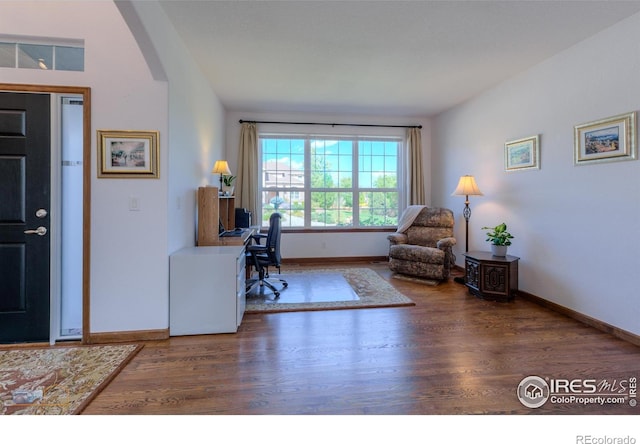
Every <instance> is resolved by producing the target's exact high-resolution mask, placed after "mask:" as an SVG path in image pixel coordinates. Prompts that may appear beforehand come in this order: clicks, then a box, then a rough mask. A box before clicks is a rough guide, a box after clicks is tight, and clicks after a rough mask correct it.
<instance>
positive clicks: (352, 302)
mask: <svg viewBox="0 0 640 444" xmlns="http://www.w3.org/2000/svg"><path fill="white" fill-rule="evenodd" d="M314 275H315V276H316V277H318V279H317V284H315V285H316V287H320V286H321V285H322V280H323V279H322V275H339V276H340V277H343V278H344V280H345V281H346V283H347V285H348V286H349V287H350V289H349V290H352V292H353V293H355V295H356V297H355V298H349V297H346V298H345V297H344V296H343V295H340V294H337V293H334V294H335V295H336V299H338V300H326V299H331V298H327V297H326V296H327V295H330V294H332V292H335V289H334V288H333V287H331V288H329V289H328V290H327V292H325V294H324V297H323V298H322V299H325V300H322V301H313V300H312V301H308V302H297V301H296V302H287V297H286V292H287V291H289V290H290V289H291V288H292V285H295V282H294V279H300V278H301V276H302V277H309V279H312V278H314V277H313V276H314ZM272 277H281V278H283V279H285V280H287V279H289V280H291V281H292V282H289V287H288V288H285V289H283V290H282V291H281V293H280V298H279V299H273V298H271V299H268V300H265V299H263V298H257V297H251V296H248V297H247V306H246V311H245V312H246V313H262V312H285V311H312V310H340V309H353V308H379V307H402V306H411V305H415V303H414V302H413V301H412V300H411V299H409V298H408V297H406V296H404V295H403V294H401V293H400V292H399V291H398V290H396V289H395V288H393V286H392V285H391V284H390V283H389V282H387V281H386V280H384V279H383V278H382V277H381V276H380V275H379V274H378V273H376V272H375V271H373V270H371V269H370V268H345V269H337V268H324V269H317V268H309V269H304V268H301V269H300V270H294V271H286V272H285V273H282V274H281V275H278V274H273V275H272ZM331 281H332V282H334V279H331ZM265 292H268V290H265ZM344 299H349V300H344Z"/></svg>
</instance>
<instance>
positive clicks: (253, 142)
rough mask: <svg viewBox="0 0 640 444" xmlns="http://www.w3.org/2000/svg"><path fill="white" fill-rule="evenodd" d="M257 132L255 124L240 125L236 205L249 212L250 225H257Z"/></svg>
mask: <svg viewBox="0 0 640 444" xmlns="http://www.w3.org/2000/svg"><path fill="white" fill-rule="evenodd" d="M258 180H259V177H258V131H257V129H256V124H255V123H247V122H245V123H242V126H241V128H240V146H239V148H238V177H237V179H236V181H237V183H236V205H237V206H239V207H240V208H246V209H247V210H249V211H251V217H252V222H251V223H252V224H253V225H259V224H260V220H261V218H262V215H261V214H260V213H258V209H259V205H258Z"/></svg>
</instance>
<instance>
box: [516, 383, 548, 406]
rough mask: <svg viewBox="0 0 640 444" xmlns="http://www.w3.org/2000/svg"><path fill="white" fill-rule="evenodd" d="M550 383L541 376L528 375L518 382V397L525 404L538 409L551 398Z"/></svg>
mask: <svg viewBox="0 0 640 444" xmlns="http://www.w3.org/2000/svg"><path fill="white" fill-rule="evenodd" d="M549 393H550V390H549V384H547V381H545V380H544V379H542V378H541V377H539V376H527V377H526V378H524V379H523V380H522V381H520V384H518V399H519V400H520V402H521V403H522V404H523V405H524V406H525V407H529V408H531V409H537V408H538V407H541V406H543V405H544V404H545V403H546V402H547V400H548V399H549Z"/></svg>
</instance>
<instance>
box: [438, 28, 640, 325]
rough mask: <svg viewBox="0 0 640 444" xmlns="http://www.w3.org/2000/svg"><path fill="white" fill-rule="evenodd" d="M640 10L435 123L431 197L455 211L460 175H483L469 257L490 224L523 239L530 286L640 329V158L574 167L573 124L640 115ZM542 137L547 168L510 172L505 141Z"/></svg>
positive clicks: (518, 241)
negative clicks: (639, 283)
mask: <svg viewBox="0 0 640 444" xmlns="http://www.w3.org/2000/svg"><path fill="white" fill-rule="evenodd" d="M639 40H640V15H635V16H632V17H630V18H628V19H626V20H625V21H623V22H621V23H620V24H618V25H616V26H615V27H612V28H609V29H608V30H605V31H604V32H602V33H600V34H598V35H596V36H594V37H592V38H590V39H588V40H586V41H584V42H582V43H580V44H578V45H576V46H574V47H572V48H570V49H568V50H567V51H564V52H563V53H561V54H558V55H557V56H555V57H553V58H551V59H549V60H547V61H545V62H544V63H542V64H540V65H538V66H536V67H535V68H533V69H531V70H529V71H527V72H524V73H522V74H521V75H519V76H517V77H515V78H513V79H511V80H510V81H508V82H505V83H503V84H501V85H499V86H497V87H496V88H494V89H492V90H491V91H488V92H486V93H485V94H483V95H481V96H480V97H478V98H476V99H475V100H472V101H470V102H468V103H466V104H463V105H461V106H458V107H456V108H454V109H452V110H450V111H449V112H446V113H443V114H442V115H440V116H438V117H436V118H435V119H434V121H433V127H432V132H433V140H432V146H433V157H432V162H433V169H432V171H433V182H432V186H433V201H434V205H441V206H447V207H449V208H452V209H454V210H455V211H456V212H457V214H458V217H457V220H456V223H457V228H456V234H457V237H458V239H459V242H458V248H457V252H458V264H459V265H463V263H464V258H463V256H462V254H460V253H462V252H464V219H463V218H462V216H461V212H462V208H463V206H464V198H461V197H452V196H450V194H451V192H452V191H453V190H454V188H455V186H456V184H457V181H458V178H459V176H461V175H463V174H473V175H475V177H476V181H477V183H478V186H479V187H480V189H481V190H482V191H483V193H484V196H483V197H476V196H472V197H470V201H471V208H472V216H471V220H470V240H469V243H470V245H469V250H487V249H488V244H487V243H485V241H484V239H485V237H484V234H483V232H482V231H481V230H480V228H481V227H483V226H485V225H490V226H494V225H497V224H499V223H501V222H506V223H507V224H508V226H509V231H511V232H512V233H513V234H514V235H515V241H514V243H513V245H512V246H511V247H510V250H509V252H510V254H513V255H515V256H519V257H520V258H521V260H520V274H519V277H520V288H521V289H522V290H524V291H526V292H528V293H532V294H535V295H537V296H540V297H542V298H545V299H548V300H550V301H553V302H555V303H558V304H560V305H562V306H565V307H568V308H570V309H572V310H575V311H577V312H580V313H583V314H585V315H588V316H592V317H594V318H597V319H600V320H602V321H604V322H607V323H609V324H611V325H614V326H616V327H619V328H621V329H624V330H626V331H629V332H632V333H634V334H640V322H639V321H638V320H639V319H640V304H639V300H640V296H638V291H637V288H638V286H637V278H636V275H637V272H638V265H637V264H638V259H637V257H636V253H637V251H638V249H639V248H640V226H639V224H638V220H639V219H640V199H639V196H640V161H637V160H636V161H627V162H616V163H607V164H597V165H582V166H574V162H573V146H574V145H573V128H574V126H575V125H578V124H581V123H585V122H590V121H594V120H598V119H601V118H606V117H610V116H614V115H617V114H621V113H626V112H630V111H635V110H638V109H639V108H640V89H639V88H638V79H639V78H640V57H639V56H640V53H639V51H638V44H637V42H638V41H639ZM535 134H540V144H541V169H540V170H528V171H520V172H509V173H507V172H505V171H504V160H503V159H504V143H505V141H507V140H514V139H518V138H522V137H527V136H531V135H535Z"/></svg>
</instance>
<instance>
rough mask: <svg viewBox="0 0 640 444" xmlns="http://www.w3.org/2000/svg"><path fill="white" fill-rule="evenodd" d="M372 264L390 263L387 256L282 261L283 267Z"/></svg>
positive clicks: (307, 258) (302, 258)
mask: <svg viewBox="0 0 640 444" xmlns="http://www.w3.org/2000/svg"><path fill="white" fill-rule="evenodd" d="M354 262H355V263H358V262H362V263H371V262H385V263H386V262H389V258H388V257H387V256H353V257H296V258H287V259H284V258H283V259H282V264H283V265H293V264H295V265H310V264H314V265H327V264H346V263H354Z"/></svg>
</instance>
